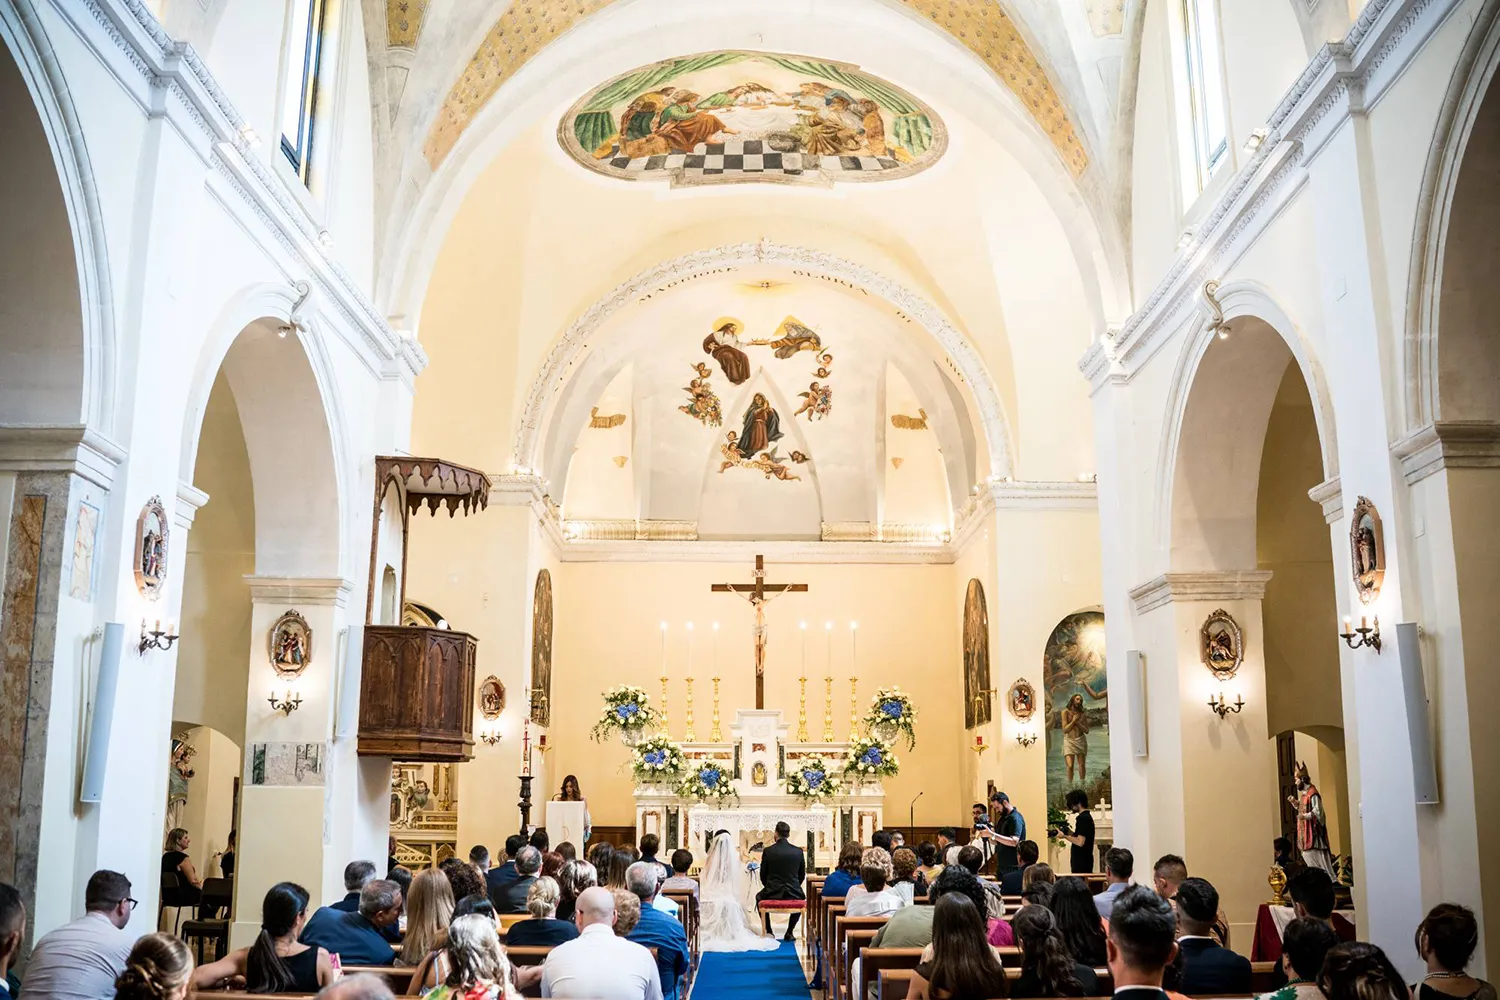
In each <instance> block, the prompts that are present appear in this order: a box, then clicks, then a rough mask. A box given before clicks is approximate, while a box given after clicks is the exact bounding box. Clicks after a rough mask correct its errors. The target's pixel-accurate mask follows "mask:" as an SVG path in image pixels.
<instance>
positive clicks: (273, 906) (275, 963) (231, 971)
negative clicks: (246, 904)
mask: <svg viewBox="0 0 1500 1000" xmlns="http://www.w3.org/2000/svg"><path fill="white" fill-rule="evenodd" d="M307 899H308V896H307V890H306V889H304V888H302V887H301V886H300V885H298V884H297V883H295V882H277V883H276V884H275V885H273V886H271V888H270V889H269V890H267V892H266V898H265V899H264V900H263V901H262V902H261V904H260V936H259V937H257V938H256V939H255V943H254V944H252V945H251V946H250V947H248V948H240V949H239V950H237V951H233V952H230V953H229V954H228V955H226V956H224V957H223V958H221V959H219V960H218V961H217V962H212V963H210V964H208V965H204V966H200V967H199V968H198V971H197V972H195V973H193V987H194V988H195V989H199V990H204V989H213V988H215V987H216V985H217V984H221V983H223V982H224V981H225V980H227V979H230V978H232V977H234V976H244V977H245V990H246V992H249V993H316V992H318V990H320V989H322V988H323V987H324V986H327V985H328V984H329V983H331V982H333V980H334V972H333V962H332V960H331V959H329V957H328V952H326V951H324V950H323V949H322V948H313V947H310V946H309V945H305V944H303V943H302V942H301V941H299V940H298V937H299V936H300V935H301V933H302V925H303V924H304V923H306V922H307Z"/></svg>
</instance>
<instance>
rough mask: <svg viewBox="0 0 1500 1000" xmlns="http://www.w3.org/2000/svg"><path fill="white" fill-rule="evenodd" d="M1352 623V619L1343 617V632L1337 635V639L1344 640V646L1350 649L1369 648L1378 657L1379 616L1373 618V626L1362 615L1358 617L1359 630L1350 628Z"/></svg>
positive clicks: (1346, 616)
mask: <svg viewBox="0 0 1500 1000" xmlns="http://www.w3.org/2000/svg"><path fill="white" fill-rule="evenodd" d="M1353 623H1354V620H1353V619H1352V618H1350V617H1349V616H1348V615H1345V616H1344V631H1342V632H1340V633H1339V638H1340V639H1343V640H1344V645H1346V646H1348V647H1349V648H1350V649H1359V648H1360V647H1362V646H1370V647H1372V648H1373V649H1374V650H1375V652H1376V654H1377V655H1378V654H1379V653H1380V616H1379V615H1376V616H1375V621H1374V624H1373V625H1372V624H1371V623H1370V620H1369V619H1368V618H1366V617H1365V616H1364V615H1360V616H1359V628H1350V626H1351V625H1352V624H1353Z"/></svg>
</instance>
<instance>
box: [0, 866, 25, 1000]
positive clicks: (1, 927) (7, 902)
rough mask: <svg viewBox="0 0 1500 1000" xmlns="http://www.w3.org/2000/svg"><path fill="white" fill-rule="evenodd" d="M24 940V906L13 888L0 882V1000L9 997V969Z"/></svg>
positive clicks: (19, 895)
mask: <svg viewBox="0 0 1500 1000" xmlns="http://www.w3.org/2000/svg"><path fill="white" fill-rule="evenodd" d="M25 938H26V904H25V903H23V902H21V894H20V893H19V892H17V891H16V890H15V887H14V886H10V885H6V884H5V883H4V882H0V998H8V997H9V996H10V981H9V979H7V978H6V977H7V976H9V974H10V967H11V964H12V963H13V962H15V960H16V956H17V955H18V954H20V952H21V942H22V941H23V940H25Z"/></svg>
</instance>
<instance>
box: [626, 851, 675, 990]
mask: <svg viewBox="0 0 1500 1000" xmlns="http://www.w3.org/2000/svg"><path fill="white" fill-rule="evenodd" d="M648 836H649V835H648ZM643 853H644V852H643ZM660 875H661V865H659V864H657V863H656V862H654V861H645V860H642V861H637V862H636V863H635V864H633V865H631V866H630V869H629V870H628V871H627V872H626V873H625V883H626V885H627V887H628V888H629V889H630V891H631V892H633V893H635V895H636V898H637V899H639V900H640V901H641V919H640V922H639V923H637V924H636V925H635V928H634V929H633V930H631V931H630V933H629V934H628V935H627V936H628V937H629V938H630V940H632V941H634V942H635V943H636V944H638V945H642V946H643V947H646V948H655V949H656V972H657V977H658V979H659V980H660V981H661V991H662V995H663V996H664V997H667V998H671V997H674V996H676V995H677V983H678V980H679V979H680V978H681V977H682V976H683V975H684V974H686V973H687V970H688V939H687V932H686V931H684V930H683V927H682V923H681V921H679V920H678V919H677V918H676V917H672V916H668V915H667V914H666V913H663V912H662V911H661V910H659V909H657V908H656V907H655V906H653V905H651V904H652V901H653V900H655V898H656V894H657V888H656V887H657V885H658V884H659V883H660V882H661V878H660Z"/></svg>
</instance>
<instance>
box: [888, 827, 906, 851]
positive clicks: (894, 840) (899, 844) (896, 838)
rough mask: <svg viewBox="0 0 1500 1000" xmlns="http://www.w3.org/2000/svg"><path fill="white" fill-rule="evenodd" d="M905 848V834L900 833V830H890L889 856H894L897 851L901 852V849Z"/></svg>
mask: <svg viewBox="0 0 1500 1000" xmlns="http://www.w3.org/2000/svg"><path fill="white" fill-rule="evenodd" d="M905 846H906V834H904V833H902V832H901V831H900V830H892V831H891V854H892V855H894V854H895V853H896V852H897V851H899V850H901V848H903V847H905Z"/></svg>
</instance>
